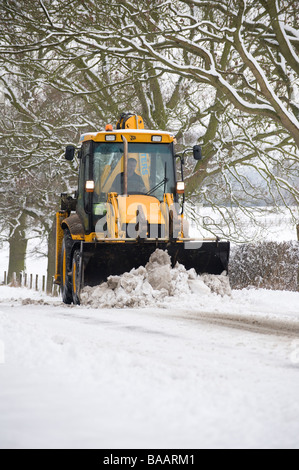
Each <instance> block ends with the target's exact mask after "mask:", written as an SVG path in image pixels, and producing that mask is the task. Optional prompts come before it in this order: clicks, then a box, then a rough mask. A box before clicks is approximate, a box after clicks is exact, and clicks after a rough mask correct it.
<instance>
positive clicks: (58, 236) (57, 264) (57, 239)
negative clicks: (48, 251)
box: [54, 212, 68, 284]
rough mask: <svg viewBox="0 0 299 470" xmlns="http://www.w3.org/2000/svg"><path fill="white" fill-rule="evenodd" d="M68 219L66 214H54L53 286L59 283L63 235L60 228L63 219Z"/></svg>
mask: <svg viewBox="0 0 299 470" xmlns="http://www.w3.org/2000/svg"><path fill="white" fill-rule="evenodd" d="M67 217H68V213H67V212H57V213H56V234H55V247H56V250H55V276H54V282H55V284H59V283H60V276H61V273H60V265H61V250H62V242H63V235H64V231H63V229H62V227H61V224H62V222H63V221H64V219H66V218H67Z"/></svg>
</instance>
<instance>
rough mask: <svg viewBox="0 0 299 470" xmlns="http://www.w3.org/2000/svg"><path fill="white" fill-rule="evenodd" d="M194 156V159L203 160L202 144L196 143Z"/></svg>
mask: <svg viewBox="0 0 299 470" xmlns="http://www.w3.org/2000/svg"><path fill="white" fill-rule="evenodd" d="M193 157H194V160H198V161H199V160H202V152H201V146H200V145H194V147H193Z"/></svg>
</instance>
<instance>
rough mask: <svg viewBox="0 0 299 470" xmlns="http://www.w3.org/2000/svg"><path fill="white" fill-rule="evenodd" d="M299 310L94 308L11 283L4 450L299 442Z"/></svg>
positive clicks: (275, 306)
mask: <svg viewBox="0 0 299 470" xmlns="http://www.w3.org/2000/svg"><path fill="white" fill-rule="evenodd" d="M26 297H30V298H31V300H30V301H27V300H24V299H25V298H26ZM22 299H23V300H22ZM38 302H40V304H38ZM298 305H299V294H298V293H290V292H288V293H286V292H267V291H255V290H246V291H240V292H237V291H234V292H233V294H232V297H231V298H230V297H224V298H222V297H220V296H217V295H216V294H210V295H207V296H202V297H200V296H197V297H192V298H182V301H181V302H178V301H177V299H176V300H175V301H171V300H169V303H166V304H165V305H164V308H158V307H157V308H153V307H150V308H145V309H113V310H111V309H110V310H109V309H92V308H87V307H67V306H64V305H62V304H61V303H60V302H57V299H56V300H54V299H51V298H46V297H42V296H41V295H40V294H38V293H33V292H32V291H27V290H26V289H13V288H8V287H3V286H2V287H1V286H0V416H1V427H0V447H1V448H32V447H34V448H36V447H42V448H45V447H50V448H54V447H55V448H56V447H58V448H59V447H62V448H65V447H67V448H82V447H83V448H110V449H113V448H169V449H175V448H186V449H187V448H189V449H191V448H203V447H204V448H211V447H212V448H215V447H222V448H231V447H246V448H248V447H249V448H263V447H271V448H281V447H282V448H291V447H292V448H299V399H298V396H299V395H298V390H299V307H298Z"/></svg>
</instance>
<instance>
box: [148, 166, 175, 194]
mask: <svg viewBox="0 0 299 470" xmlns="http://www.w3.org/2000/svg"><path fill="white" fill-rule="evenodd" d="M166 175H167V163H165V174H164V178H163V180H162V181H160V183H158V184H157V185H156V186H155V187H154V188H152V189H150V190H149V192H148V193H146V195H147V196H150V195H151V194H153V193H154V192H155V191H157V189H159V188H161V186H162V185H163V184H164V194H165V192H166V184H167V183H168V181H169V178H167V177H166Z"/></svg>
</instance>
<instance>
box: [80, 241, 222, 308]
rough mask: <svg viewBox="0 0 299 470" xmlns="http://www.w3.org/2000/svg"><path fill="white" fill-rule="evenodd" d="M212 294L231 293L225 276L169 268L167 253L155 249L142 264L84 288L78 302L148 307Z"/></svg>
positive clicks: (169, 259) (108, 306)
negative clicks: (192, 296) (144, 264)
mask: <svg viewBox="0 0 299 470" xmlns="http://www.w3.org/2000/svg"><path fill="white" fill-rule="evenodd" d="M211 293H216V294H220V295H222V296H223V295H230V293H231V290H230V285H229V280H228V277H227V276H226V275H221V276H213V275H207V274H206V275H203V276H198V275H197V274H196V271H195V270H194V269H191V270H189V271H187V270H186V268H185V267H184V266H183V265H181V264H179V263H177V264H176V266H175V268H172V267H171V258H170V256H169V254H168V253H167V252H166V251H163V250H159V249H158V250H156V251H155V252H154V253H153V254H152V255H151V257H150V259H149V262H148V263H147V265H146V266H145V267H143V266H141V267H139V268H138V269H132V271H130V272H129V273H125V274H123V275H121V276H110V277H109V278H108V280H107V282H105V283H104V284H101V285H100V286H97V287H85V288H84V289H83V291H82V294H81V304H82V305H89V306H91V307H94V308H124V307H147V306H153V305H157V304H159V303H161V304H163V303H166V302H167V299H169V298H172V299H174V298H181V297H182V296H184V295H189V296H190V295H192V294H194V295H195V294H197V295H200V296H203V295H210V294H211Z"/></svg>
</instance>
